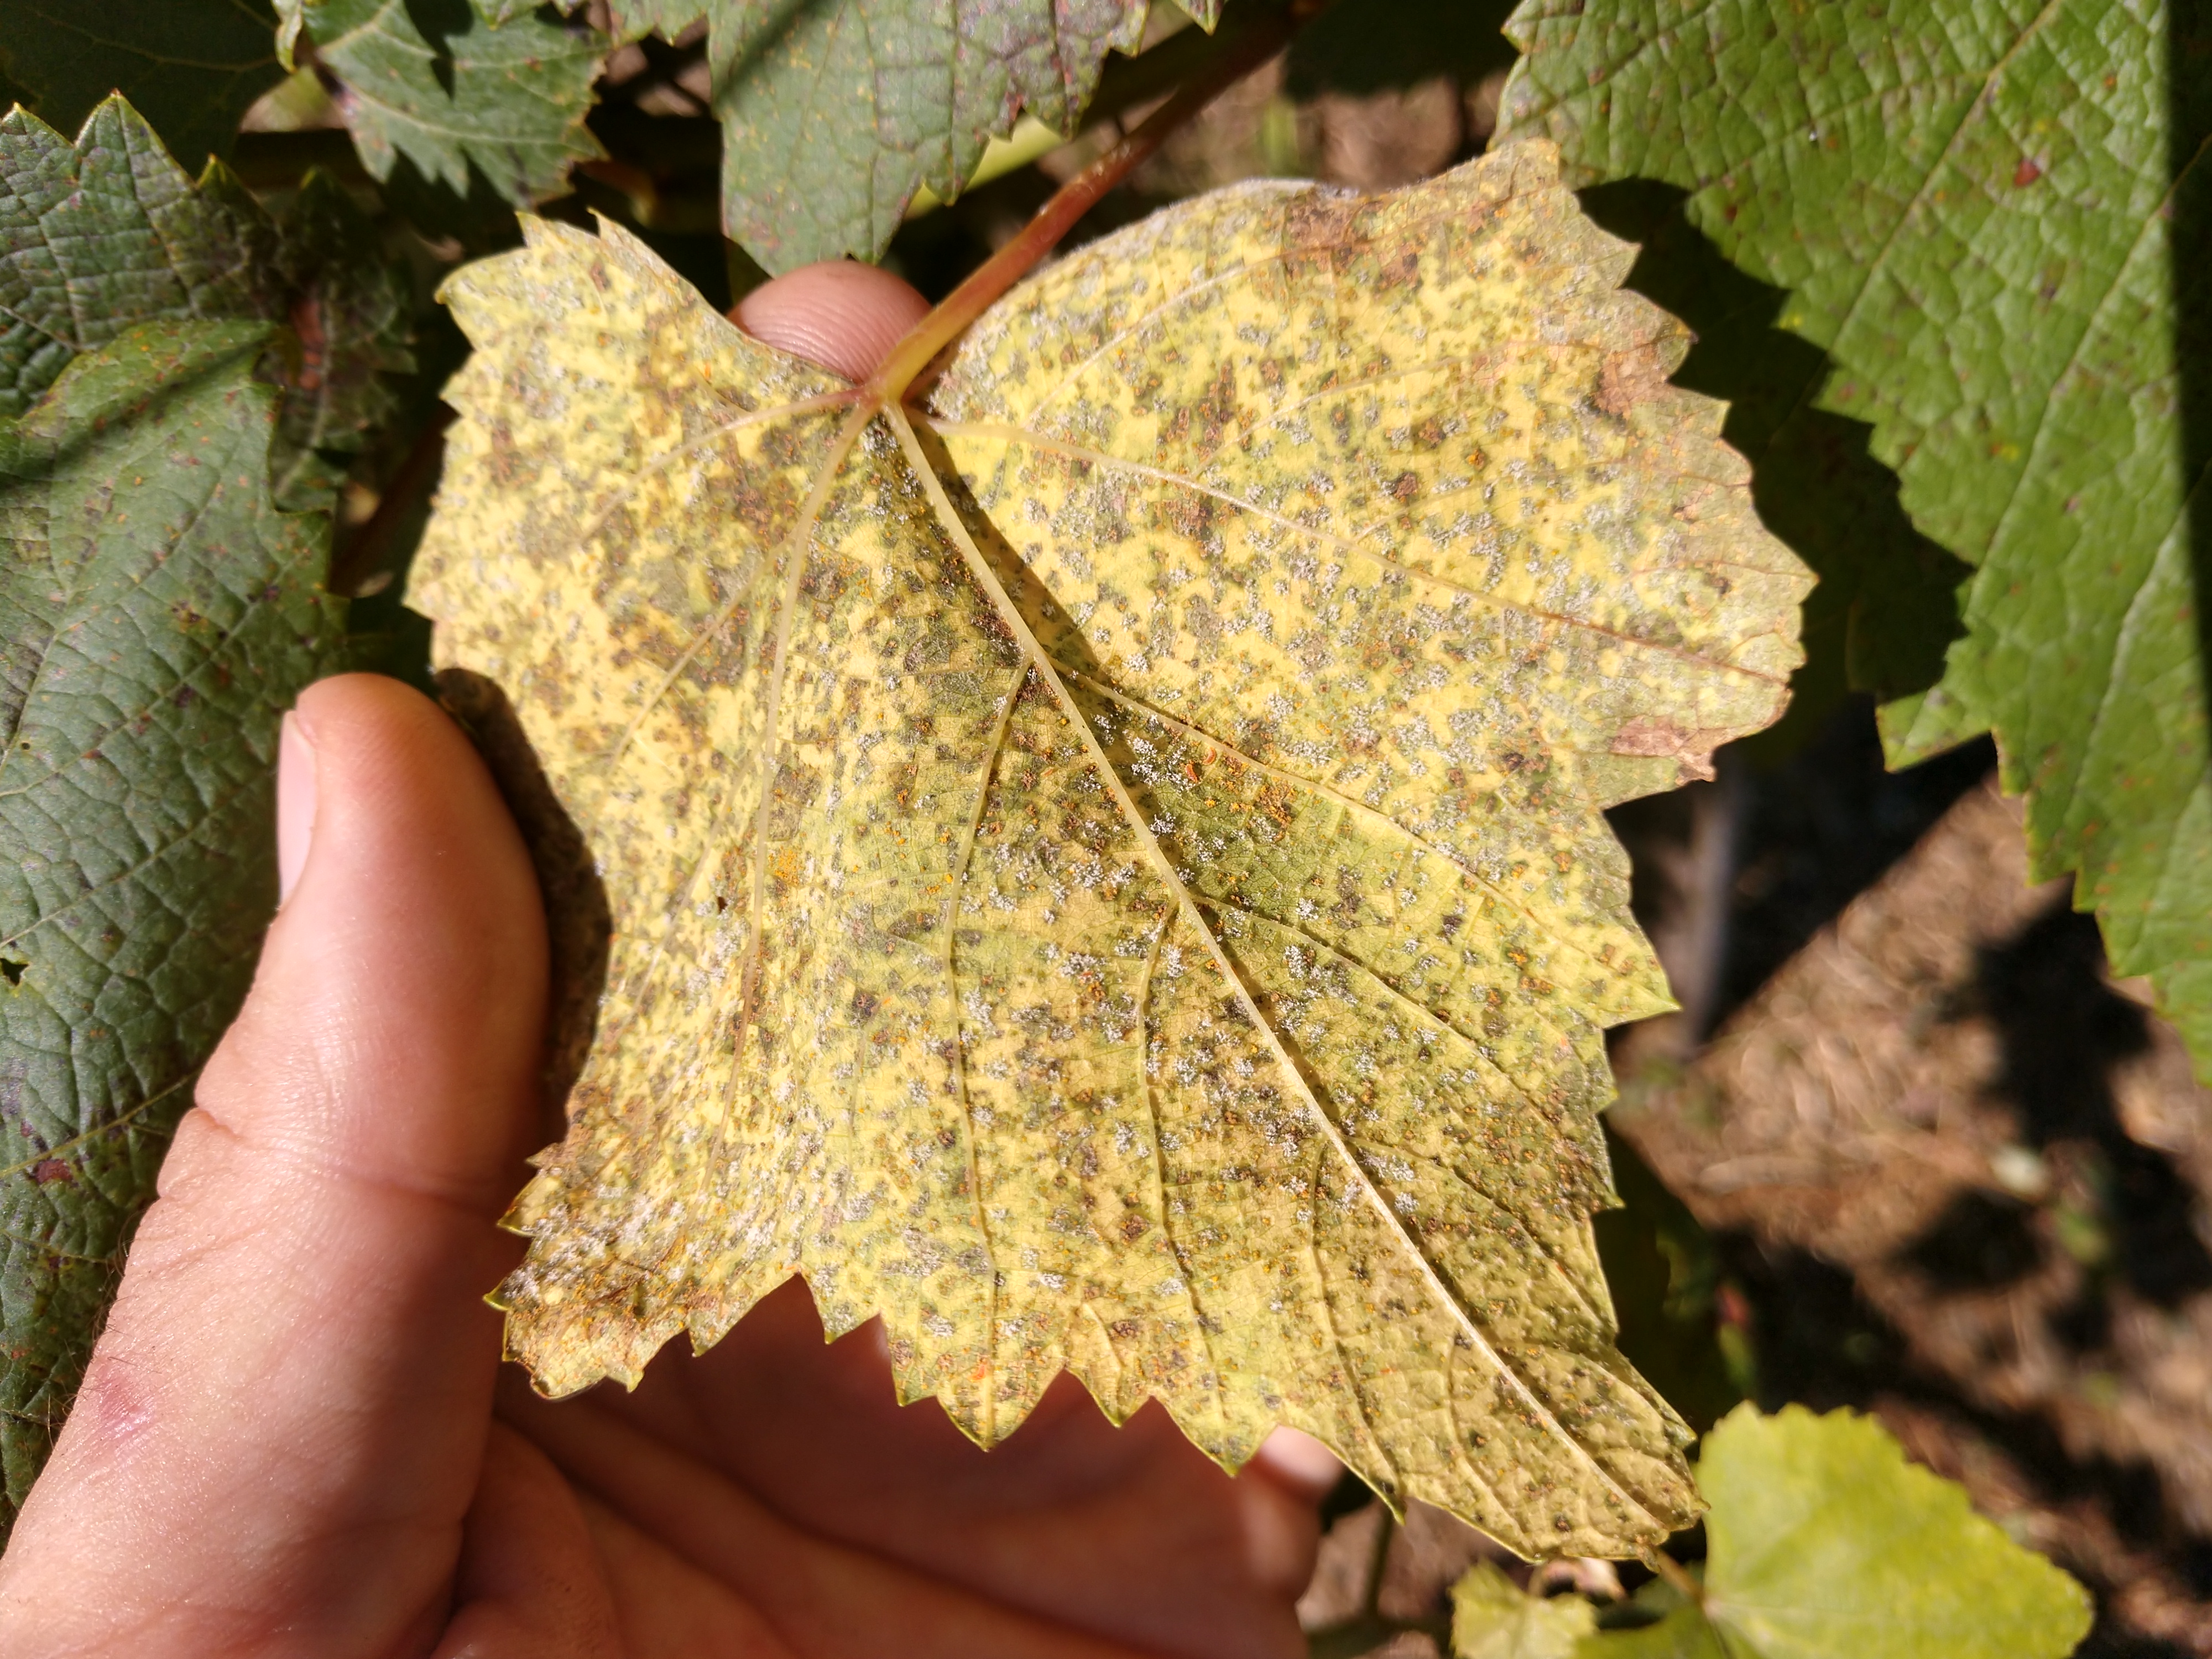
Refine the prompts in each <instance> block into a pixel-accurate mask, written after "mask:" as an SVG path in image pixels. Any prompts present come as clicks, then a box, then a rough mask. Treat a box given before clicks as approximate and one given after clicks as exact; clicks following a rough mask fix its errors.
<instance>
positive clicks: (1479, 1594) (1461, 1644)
mask: <svg viewBox="0 0 2212 1659" xmlns="http://www.w3.org/2000/svg"><path fill="white" fill-rule="evenodd" d="M1451 1594H1452V1651H1453V1652H1454V1653H1455V1654H1456V1655H1457V1656H1458V1659H1575V1650H1576V1646H1577V1644H1578V1643H1580V1642H1581V1641H1582V1639H1583V1638H1584V1637H1586V1636H1589V1635H1590V1634H1592V1633H1593V1632H1595V1630H1596V1629H1597V1618H1596V1615H1595V1613H1593V1612H1591V1610H1590V1604H1589V1602H1587V1601H1583V1599H1582V1597H1580V1596H1579V1595H1559V1596H1553V1597H1548V1598H1547V1597H1544V1596H1537V1595H1528V1593H1527V1592H1526V1591H1524V1590H1523V1589H1522V1588H1521V1587H1520V1586H1519V1585H1518V1584H1516V1583H1514V1582H1513V1581H1512V1580H1511V1579H1510V1578H1508V1577H1506V1576H1505V1575H1504V1573H1502V1572H1500V1571H1498V1568H1497V1566H1496V1565H1495V1564H1493V1563H1492V1562H1488V1561H1478V1562H1476V1563H1475V1564H1474V1566H1472V1567H1470V1568H1468V1572H1467V1576H1466V1577H1463V1578H1462V1579H1461V1580H1460V1581H1459V1583H1456V1584H1455V1585H1453V1586H1452V1593H1451Z"/></svg>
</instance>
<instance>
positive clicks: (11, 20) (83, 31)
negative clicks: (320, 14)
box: [0, 0, 280, 167]
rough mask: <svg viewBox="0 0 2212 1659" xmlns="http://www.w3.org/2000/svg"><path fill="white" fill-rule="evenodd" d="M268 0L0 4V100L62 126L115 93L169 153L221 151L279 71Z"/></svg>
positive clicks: (74, 123)
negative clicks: (157, 135) (144, 121)
mask: <svg viewBox="0 0 2212 1659" xmlns="http://www.w3.org/2000/svg"><path fill="white" fill-rule="evenodd" d="M269 27H270V9H269V0H0V105H4V104H7V103H9V102H10V101H14V100H21V102H22V103H23V105H24V106H26V107H27V108H28V109H29V110H30V111H31V112H32V113H33V114H34V115H36V116H38V117H40V118H41V119H42V120H44V121H46V123H48V124H49V125H52V126H56V127H58V128H60V129H61V130H62V131H64V132H70V131H75V130H76V128H77V127H79V126H80V125H82V124H83V122H84V119H85V118H86V117H87V116H88V115H90V114H91V113H92V112H93V110H94V107H95V106H97V105H98V104H99V103H100V100H102V99H104V98H106V97H107V96H108V94H111V93H118V92H119V93H121V94H123V95H124V96H125V98H128V99H130V100H131V102H132V103H133V104H134V105H135V106H137V109H138V111H139V112H140V113H141V114H143V116H144V117H145V118H147V119H148V120H149V122H151V123H152V124H153V125H154V127H155V130H156V131H159V132H160V133H161V137H162V139H163V140H164V142H165V143H167V146H168V149H169V151H170V153H171V154H172V155H176V156H178V157H179V158H180V159H181V160H182V161H184V162H185V163H186V165H188V166H191V167H198V166H199V165H201V164H202V163H203V162H204V161H206V160H207V158H208V157H209V156H210V155H222V154H224V153H225V152H227V151H228V149H229V148H230V141H231V140H232V139H233V138H234V137H236V136H237V134H238V123H239V119H240V117H242V116H243V115H244V114H245V113H246V109H247V107H248V106H250V105H251V104H252V102H253V100H255V99H256V98H258V97H259V96H260V95H261V94H263V93H264V92H266V91H267V90H268V89H269V88H270V87H272V86H274V85H275V84H276V82H277V80H278V79H279V78H280V77H279V73H278V70H277V65H276V52H274V51H273V50H272V49H271V47H270V40H269Z"/></svg>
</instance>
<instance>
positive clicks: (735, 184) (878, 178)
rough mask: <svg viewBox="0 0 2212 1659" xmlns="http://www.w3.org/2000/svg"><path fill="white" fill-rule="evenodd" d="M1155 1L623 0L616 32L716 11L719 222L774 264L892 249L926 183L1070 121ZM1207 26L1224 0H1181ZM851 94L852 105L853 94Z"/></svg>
mask: <svg viewBox="0 0 2212 1659" xmlns="http://www.w3.org/2000/svg"><path fill="white" fill-rule="evenodd" d="M1146 9H1147V4H1146V0H951V3H950V4H946V3H944V0H842V3H839V4H836V5H809V6H775V7H771V6H762V5H760V4H757V3H756V0H616V3H615V5H614V6H613V12H614V18H615V24H616V28H617V33H623V34H624V35H627V36H635V35H640V34H644V33H649V32H652V31H654V30H658V31H659V33H661V34H662V35H664V36H665V37H666V38H668V39H670V40H673V39H674V38H675V37H676V36H677V35H678V34H679V33H682V32H683V30H684V28H685V27H687V26H689V25H690V24H692V23H695V22H696V21H700V20H701V19H702V18H703V19H704V20H705V21H706V22H707V26H708V29H707V52H708V64H709V65H710V68H711V70H712V72H713V76H714V100H713V102H714V112H715V113H716V114H717V115H718V116H719V117H720V119H721V122H722V179H723V225H724V228H725V229H726V230H727V231H728V233H729V234H730V235H731V236H732V238H734V239H735V240H738V241H740V242H743V243H744V245H745V247H746V249H747V250H748V251H749V252H750V253H751V254H752V255H753V256H754V257H755V258H757V259H758V260H759V261H760V262H761V263H762V264H763V265H765V266H767V268H768V269H769V270H772V271H783V270H791V269H792V268H793V266H796V265H803V264H809V263H811V262H812V261H814V260H817V259H835V258H840V257H841V256H842V255H845V254H854V255H857V256H859V257H860V258H864V259H874V258H880V257H882V254H883V252H884V249H885V248H886V247H887V246H890V240H891V235H892V233H893V232H895V231H896V230H897V229H898V228H899V222H900V221H901V220H902V218H903V217H904V216H905V213H906V210H907V206H908V204H909V203H910V202H912V201H913V200H914V196H915V191H917V190H920V189H921V187H922V186H924V185H927V186H928V188H929V189H930V190H931V191H933V192H934V193H935V194H936V195H937V196H938V197H939V199H941V200H944V201H951V199H952V198H953V197H955V196H957V195H958V194H959V193H960V189H961V187H962V186H963V185H965V184H966V183H967V181H968V179H969V175H971V174H972V173H974V172H975V166H976V163H977V162H978V161H981V159H982V155H983V149H984V146H985V145H986V144H987V143H989V142H990V140H992V139H993V138H1002V137H1006V135H1007V134H1008V133H1009V132H1011V131H1013V126H1014V123H1015V121H1016V120H1017V119H1018V118H1019V117H1020V115H1021V114H1022V112H1024V110H1026V111H1027V112H1029V113H1030V114H1032V115H1034V116H1036V118H1038V119H1039V120H1041V121H1042V122H1043V123H1044V124H1045V125H1047V126H1048V127H1051V128H1052V129H1054V131H1059V132H1067V133H1072V132H1073V131H1075V128H1076V124H1077V122H1078V121H1079V119H1080V118H1081V116H1082V113H1083V109H1084V106H1085V105H1086V104H1088V103H1089V102H1090V101H1091V94H1092V93H1093V92H1094V91H1095V90H1097V85H1098V71H1099V67H1100V65H1101V64H1103V62H1104V61H1105V58H1106V54H1107V53H1108V52H1109V51H1119V52H1134V51H1136V50H1137V47H1138V45H1139V41H1140V40H1141V39H1142V36H1143V34H1144V28H1145V15H1146ZM1185 9H1186V10H1188V12H1189V13H1190V15H1192V16H1194V17H1195V18H1197V19H1198V20H1199V21H1200V23H1201V24H1202V25H1204V26H1205V27H1207V28H1212V27H1213V24H1214V21H1215V19H1216V18H1217V17H1218V15H1219V12H1220V4H1219V0H1194V3H1192V4H1191V5H1189V6H1188V7H1186V8H1185ZM856 99H857V103H856Z"/></svg>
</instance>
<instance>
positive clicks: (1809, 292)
mask: <svg viewBox="0 0 2212 1659" xmlns="http://www.w3.org/2000/svg"><path fill="white" fill-rule="evenodd" d="M2167 29H2168V21H2167V18H2166V14H2165V10H2164V9H2163V8H2162V7H2160V6H2158V5H2155V4H2152V3H2147V0H2146V3H2131V4H2123V5H2118V6H2115V5H2109V4H2106V3H2101V0H1901V3H1899V4H1895V5H1890V6H1884V7H1878V8H1867V7H1857V6H1851V7H1845V6H1815V7H1806V8H1802V9H1788V10H1783V11H1778V10H1777V9H1775V8H1773V7H1771V6H1770V5H1767V4H1765V3H1753V0H1718V3H1712V4H1698V5H1692V4H1689V3H1686V0H1597V3H1585V0H1527V3H1524V4H1523V5H1522V8H1521V9H1520V10H1519V11H1518V12H1517V13H1516V15H1515V17H1514V20H1513V21H1512V23H1511V24H1510V27H1509V33H1511V34H1512V36H1513V37H1514V39H1515V40H1516V42H1517V43H1518V44H1519V45H1521V46H1522V48H1523V49H1524V50H1525V51H1526V52H1527V53H1528V56H1527V58H1525V59H1524V60H1523V62H1522V65H1521V66H1520V68H1519V69H1518V70H1516V74H1515V78H1514V81H1513V83H1512V85H1511V87H1510V89H1509V92H1508V94H1507V100H1506V104H1507V120H1508V130H1509V131H1511V132H1514V133H1541V134H1544V135H1546V136H1548V137H1552V138H1553V139H1556V140H1557V141H1558V142H1559V144H1560V145H1561V147H1562V149H1564V150H1565V155H1566V157H1567V161H1568V164H1569V170H1570V174H1571V177H1573V178H1575V179H1577V180H1578V181H1580V182H1590V181H1594V180H1598V179H1620V178H1626V177H1629V176H1632V175H1633V176H1644V177H1649V178H1653V179H1662V180H1664V181H1666V182H1668V183H1669V184H1672V185H1676V186H1678V187H1680V189H1682V190H1684V191H1687V192H1688V198H1687V203H1686V208H1687V212H1688V215H1689V217H1690V220H1691V222H1692V223H1693V224H1695V225H1696V226H1697V227H1698V228H1699V229H1700V230H1702V231H1704V232H1705V234H1707V235H1709V236H1711V238H1712V239H1713V240H1714V241H1715V242H1716V243H1717V245H1718V246H1719V247H1720V248H1721V250H1722V251H1723V252H1724V253H1726V254H1727V255H1728V256H1729V258H1732V259H1734V260H1735V261H1736V262H1737V263H1738V264H1741V266H1743V268H1744V269H1745V270H1747V271H1749V272H1750V273H1751V274H1752V275H1753V276H1756V277H1759V279H1761V280H1762V281H1765V282H1768V283H1773V284H1775V285H1776V286H1778V287H1779V288H1783V289H1788V290H1789V292H1790V298H1789V301H1788V302H1787V304H1786V305H1785V306H1784V308H1783V312H1782V314H1781V317H1780V319H1779V321H1780V323H1781V325H1782V326H1784V327H1785V328H1788V329H1790V330H1792V331H1795V332H1796V333H1798V334H1801V335H1802V336H1804V337H1806V338H1807V339H1808V340H1810V341H1812V342H1813V343H1814V344H1816V345H1819V346H1820V347H1822V348H1824V349H1826V351H1827V352H1828V353H1829V354H1830V356H1832V358H1833V359H1834V362H1835V364H1836V369H1835V372H1834V374H1832V377H1831V378H1830V379H1829V380H1828V381H1827V384H1826V387H1825V389H1824V390H1823V391H1822V392H1821V393H1820V399H1819V402H1820V406H1821V407H1823V408H1825V409H1826V410H1832V411H1834V412H1836V413H1838V414H1842V415H1845V416H1852V417H1855V418H1857V419H1860V420H1863V421H1866V422H1869V423H1870V424H1871V426H1872V428H1873V437H1872V448H1873V453H1874V454H1875V457H1876V458H1877V459H1880V460H1881V461H1882V462H1884V463H1885V464H1887V465H1890V466H1892V467H1893V468H1894V469H1895V470H1896V471H1897V473H1898V476H1899V480H1900V483H1901V496H1900V499H1901V501H1902V503H1903V506H1904V507H1905V511H1906V512H1907V513H1909V514H1910V515H1911V518H1912V520H1913V521H1914V523H1915V524H1916V525H1917V526H1918V527H1919V528H1920V529H1921V530H1922V531H1923V532H1925V533H1926V534H1927V535H1929V537H1931V538H1934V539H1935V540H1936V542H1938V543H1941V544H1942V545H1943V546H1944V547H1946V548H1948V550H1950V551H1951V552H1953V553H1954V554H1956V555H1957V556H1959V557H1960V558H1961V559H1963V560H1965V561H1966V563H1967V564H1969V565H1971V566H1973V567H1974V568H1975V574H1974V576H1973V577H1972V580H1971V581H1970V583H1969V585H1968V586H1967V588H1966V594H1965V617H1964V622H1965V629H1966V632H1965V634H1964V636H1963V637H1961V638H1960V639H1959V640H1957V641H1955V642H1954V643H1953V644H1952V645H1951V646H1950V647H1949V650H1948V656H1947V659H1946V660H1947V666H1946V671H1945V675H1944V678H1943V680H1942V684H1940V685H1939V686H1938V687H1937V688H1936V690H1934V691H1933V692H1932V693H1929V694H1928V695H1926V696H1916V697H1913V698H1911V699H1908V700H1905V701H1904V702H1899V703H1898V704H1895V705H1893V706H1892V707H1891V708H1889V709H1887V711H1886V713H1885V730H1886V732H1887V735H1888V736H1889V738H1890V739H1891V752H1892V757H1893V760H1897V761H1902V760H1904V759H1905V758H1908V757H1912V756H1914V755H1917V754H1919V753H1924V752H1927V751H1929V750H1930V749H1932V748H1933V747H1936V746H1940V745H1942V744H1948V743H1949V742H1953V741H1955V740H1957V739H1958V738H1962V737H1964V736H1966V735H1969V734H1971V733H1972V732H1975V731H1978V730H1980V729H1983V728H1984V727H1988V728H1990V729H1993V730H1994V731H1995V732H1996V738H1997V742H1998V746H1999V750H2000V752H2001V754H2002V762H2003V769H2004V779H2005V782H2006V785H2007V787H2008V788H2010V789H2012V790H2014V791H2015V792H2022V791H2024V792H2026V793H2027V797H2028V830H2029V837H2030V842H2031V846H2032V848H2033V854H2034V859H2035V873H2036V876H2037V878H2039V879H2041V878H2047V877H2051V876H2055V875H2057V874H2061V873H2063V872H2068V871H2074V872H2079V881H2078V883H2077V886H2076V902H2079V903H2081V904H2082V905H2083V906H2084V907H2085V908H2087V907H2090V906H2093V907H2094V908H2096V910H2097V911H2098V913H2099V915H2100V919H2101V921H2103V924H2104V928H2105V936H2106V945H2107V947H2108V949H2109V951H2110V952H2111V955H2112V960H2113V963H2114V966H2115V968H2116V970H2117V971H2118V972H2119V973H2121V974H2123V975H2137V974H2148V975H2150V976H2151V978H2152V979H2153V981H2154V983H2155V984H2156V986H2157V987H2158V989H2159V994H2160V1004H2161V1006H2162V1008H2163V1010H2164V1011H2165V1012H2166V1013H2167V1015H2168V1016H2169V1018H2172V1019H2173V1020H2174V1021H2175V1023H2176V1024H2179V1026H2180V1027H2181V1029H2182V1030H2183V1032H2184V1034H2185V1036H2187V1038H2188V1039H2189V1042H2190V1044H2191V1048H2192V1049H2193V1050H2194V1052H2195V1054H2196V1055H2197V1060H2198V1064H2199V1066H2200V1067H2202V1066H2208V1065H2212V764H2208V762H2212V756H2208V751H2207V738H2206V732H2205V709H2204V693H2203V685H2202V668H2201V665H2200V661H2199V658H2200V654H2201V653H2200V641H2199V638H2198V623H2197V606H2196V602H2195V595H2194V592H2193V583H2192V580H2191V562H2192V547H2191V538H2192V523H2191V513H2190V511H2189V505H2188V501H2189V496H2190V494H2191V489H2192V487H2193V485H2194V483H2195V481H2196V479H2197V476H2198V474H2199V472H2200V471H2202V465H2201V460H2202V457H2201V456H2199V457H2197V458H2196V459H2191V457H2192V454H2193V453H2194V450H2195V449H2197V448H2201V447H2203V445H2202V444H2201V443H2200V442H2198V441H2197V440H2198V439H2200V438H2201V437H2202V434H2201V433H2199V434H2195V435H2193V436H2192V434H2191V433H2190V432H2185V430H2184V427H2185V422H2184V419H2183V416H2184V408H2185V403H2186V402H2187V397H2188V387H2187V386H2185V384H2184V382H2183V380H2182V376H2181V372H2180V361H2181V358H2182V356H2183V354H2181V353H2179V351H2178V349H2177V345H2176V342H2177V339H2178V337H2179V332H2182V331H2187V330H2189V329H2190V328H2191V327H2193V326H2195V325H2194V324H2193V323H2192V321H2191V319H2192V318H2193V317H2194V316H2195V315H2196V313H2198V312H2201V311H2203V309H2204V307H2203V306H2202V305H2201V304H2198V303H2197V301H2195V299H2194V298H2193V296H2194V295H2197V292H2198V291H2199V290H2200V289H2203V287H2204V286H2205V285H2206V284H2207V283H2212V271H2208V270H2207V269H2206V266H2205V264H2204V262H2203V261H2202V260H2196V259H2192V260H2187V261H2183V262H2181V263H2183V264H2186V265H2187V266H2188V270H2187V272H2186V273H2185V277H2181V278H2178V277H2177V275H2176V269H2175V267H2176V261H2175V258H2174V250H2175V247H2176V246H2177V238H2178V237H2180V238H2193V237H2197V234H2198V233H2197V231H2196V230H2195V229H2194V227H2197V226H2200V225H2201V224H2202V223H2203V219H2204V215H2203V205H2204V204H2203V196H2204V192H2205V191H2207V190H2208V189H2212V184H2208V183H2207V176H2208V169H2207V167H2206V165H2205V162H2204V160H2203V153H2202V149H2201V141H2202V140H2203V137H2205V131H2204V129H2205V127H2206V125H2207V123H2206V121H2205V120H2204V118H2203V117H2204V113H2205V112H2204V110H2203V108H2201V107H2198V106H2199V105H2201V104H2202V103H2203V100H2201V99H2198V100H2197V101H2196V103H2191V101H2190V100H2191V99H2192V98H2194V97H2195V94H2192V93H2191V92H2190V91H2189V88H2187V87H2186V86H2183V85H2178V84H2174V83H2170V82H2169V76H2168V70H2167V64H2168V58H2169V55H2170V53H2169V47H2168V43H2167V40H2166V34H2167ZM2188 50H2190V48H2189V46H2188V43H2186V42H2185V43H2183V44H2182V46H2179V47H2176V48H2174V51H2175V52H2184V53H2185V52H2187V51H2188ZM2198 424H2200V425H2201V424H2202V423H2201V422H2200V423H2198ZM2198 533H2200V534H2201V533H2202V532H2198Z"/></svg>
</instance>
